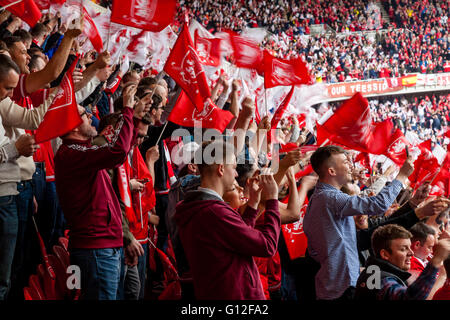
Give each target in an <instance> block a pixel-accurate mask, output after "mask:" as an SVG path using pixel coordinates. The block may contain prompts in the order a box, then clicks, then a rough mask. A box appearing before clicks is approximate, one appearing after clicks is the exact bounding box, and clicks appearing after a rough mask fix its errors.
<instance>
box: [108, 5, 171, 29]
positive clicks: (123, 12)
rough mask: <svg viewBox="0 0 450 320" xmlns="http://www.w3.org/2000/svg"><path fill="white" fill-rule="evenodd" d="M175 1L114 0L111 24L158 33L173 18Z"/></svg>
mask: <svg viewBox="0 0 450 320" xmlns="http://www.w3.org/2000/svg"><path fill="white" fill-rule="evenodd" d="M176 8H177V1H176V0H115V1H113V6H112V12H111V22H115V23H119V24H123V25H126V26H130V27H134V28H138V29H143V30H147V31H152V32H160V31H162V30H163V29H164V28H165V27H167V26H168V25H169V24H170V23H171V22H172V21H173V20H174V18H175V13H176Z"/></svg>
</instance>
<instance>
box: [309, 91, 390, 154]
mask: <svg viewBox="0 0 450 320" xmlns="http://www.w3.org/2000/svg"><path fill="white" fill-rule="evenodd" d="M392 129H393V124H392V121H391V120H390V119H387V120H385V121H383V122H380V123H372V118H371V116H370V109H369V104H368V101H367V99H366V98H364V97H363V96H362V95H361V93H359V92H357V93H356V94H355V95H353V97H352V98H350V99H348V100H346V101H345V102H344V103H343V104H342V105H341V106H340V107H339V108H338V109H337V110H336V112H335V113H334V114H333V115H332V116H331V117H330V118H329V119H328V120H327V121H325V123H323V125H322V126H319V127H318V128H317V132H318V133H317V138H318V144H319V145H320V144H321V143H322V141H324V140H325V138H328V139H329V140H331V141H333V142H336V143H338V144H341V145H343V146H346V147H348V148H351V149H354V150H358V151H362V152H368V153H372V154H382V153H383V152H384V151H385V150H386V149H387V147H388V146H389V142H390V136H391V132H392ZM319 137H320V139H319ZM321 140H322V141H321Z"/></svg>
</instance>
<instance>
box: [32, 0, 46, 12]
mask: <svg viewBox="0 0 450 320" xmlns="http://www.w3.org/2000/svg"><path fill="white" fill-rule="evenodd" d="M34 3H36V5H37V7H38V8H39V9H40V10H47V9H49V8H50V0H34Z"/></svg>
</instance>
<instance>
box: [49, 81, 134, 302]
mask: <svg viewBox="0 0 450 320" xmlns="http://www.w3.org/2000/svg"><path fill="white" fill-rule="evenodd" d="M135 93H136V87H133V86H130V87H128V88H127V90H125V92H124V94H123V105H124V108H123V111H122V114H123V116H122V119H121V120H119V127H118V130H117V131H116V132H115V135H114V137H113V139H112V140H111V141H112V142H111V143H109V144H107V145H105V146H103V147H93V146H91V139H92V138H93V137H95V136H96V135H97V131H96V130H95V128H93V127H92V126H91V120H90V117H91V116H88V114H87V113H86V111H84V109H83V108H82V107H79V108H78V112H79V114H80V116H81V118H82V120H83V122H82V124H81V125H80V126H79V127H77V128H75V129H74V130H72V131H71V132H69V133H68V134H66V135H65V136H64V137H62V138H63V144H62V146H61V147H60V148H59V150H58V152H57V154H56V156H55V176H56V189H57V192H58V195H59V198H60V202H61V207H62V209H63V211H64V215H65V217H66V220H67V223H68V228H69V230H70V239H69V252H70V259H71V264H74V265H78V266H80V269H81V274H82V275H83V277H82V278H81V288H82V289H81V298H82V299H89V300H92V299H95V300H115V299H116V294H117V287H118V284H119V274H120V250H119V249H120V248H121V247H122V244H123V239H122V226H121V212H120V207H119V202H118V200H117V198H116V196H115V195H114V191H113V188H112V185H111V180H110V178H109V176H108V174H107V172H106V170H105V169H109V168H113V167H116V166H118V165H120V164H122V163H123V162H124V160H125V158H126V155H127V152H128V151H129V150H130V148H131V145H132V143H133V142H134V139H135V136H136V132H135V129H134V125H133V109H132V108H131V107H133V106H134V95H135ZM140 111H141V110H138V109H135V110H134V116H135V117H137V116H138V115H139V114H140ZM134 121H137V120H134Z"/></svg>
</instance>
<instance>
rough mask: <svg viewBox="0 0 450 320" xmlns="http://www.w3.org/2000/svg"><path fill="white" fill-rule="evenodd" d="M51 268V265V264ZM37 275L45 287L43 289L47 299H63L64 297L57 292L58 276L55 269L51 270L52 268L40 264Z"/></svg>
mask: <svg viewBox="0 0 450 320" xmlns="http://www.w3.org/2000/svg"><path fill="white" fill-rule="evenodd" d="M49 268H51V266H49ZM52 269H53V268H52ZM52 273H53V275H52ZM37 275H38V277H39V279H40V282H41V284H42V287H43V289H44V290H43V291H44V294H45V299H46V300H61V299H62V298H63V297H60V296H58V295H57V293H56V276H55V274H54V271H53V270H52V272H50V270H49V269H47V268H46V267H44V265H43V264H39V265H38V268H37Z"/></svg>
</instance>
